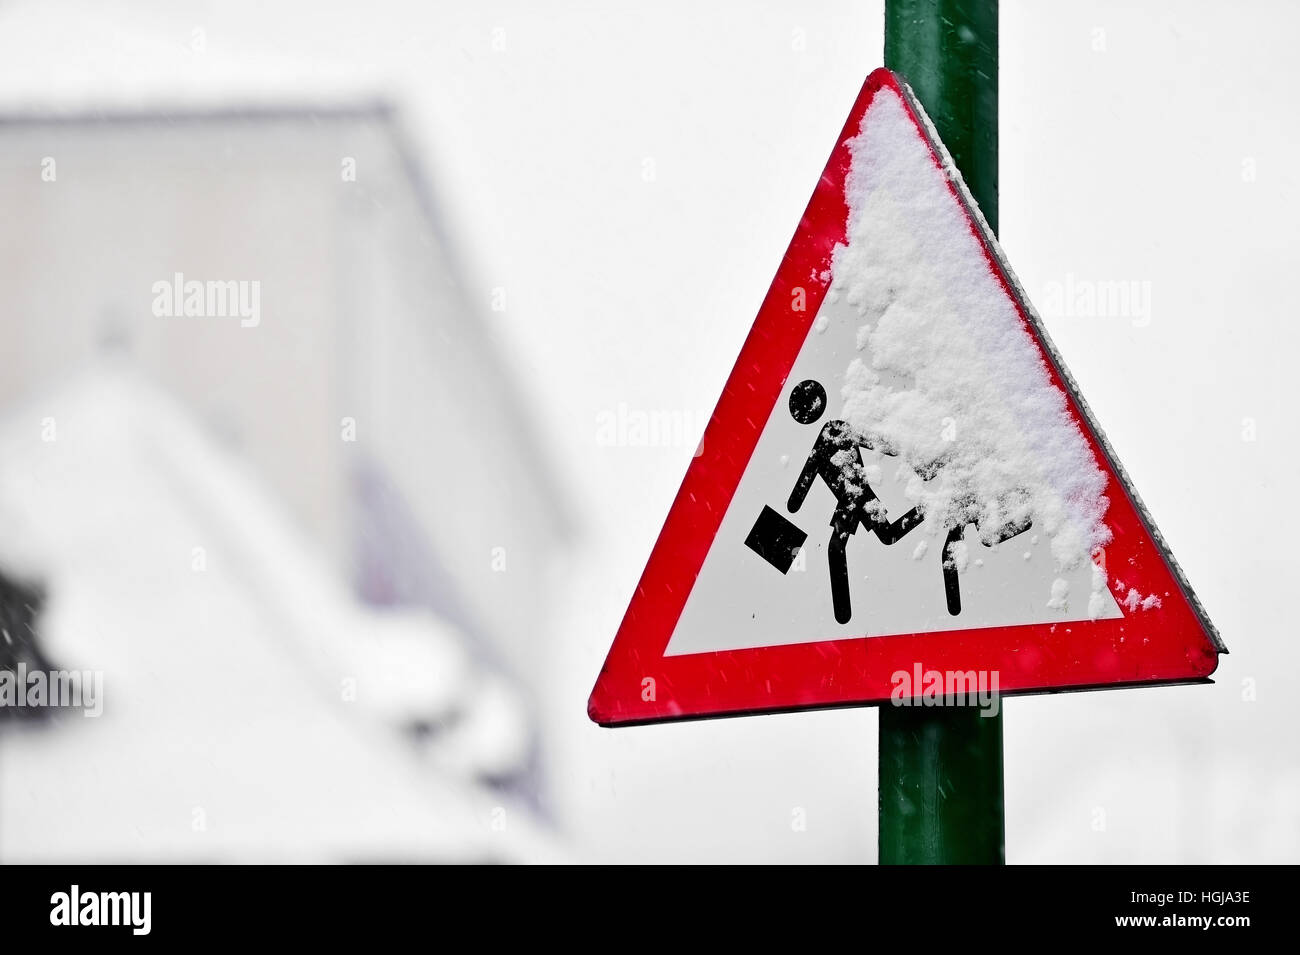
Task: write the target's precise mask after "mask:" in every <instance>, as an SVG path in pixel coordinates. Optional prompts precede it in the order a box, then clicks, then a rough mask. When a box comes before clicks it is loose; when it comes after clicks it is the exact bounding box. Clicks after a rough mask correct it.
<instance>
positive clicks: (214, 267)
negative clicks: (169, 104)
mask: <svg viewBox="0 0 1300 955" xmlns="http://www.w3.org/2000/svg"><path fill="white" fill-rule="evenodd" d="M0 204H3V208H5V209H6V210H7V213H8V214H7V215H6V217H5V222H4V224H3V225H0V349H3V354H4V355H5V356H6V358H7V362H6V374H5V375H3V376H0V443H3V445H4V447H5V449H6V453H5V455H4V460H3V461H0V514H2V515H7V519H8V520H9V521H10V522H11V529H8V530H7V531H6V534H5V537H6V538H7V540H6V543H5V544H4V545H3V546H0V570H6V571H7V572H9V573H11V574H13V575H15V576H16V577H21V578H23V579H24V580H27V579H29V578H30V579H32V580H33V582H34V583H39V584H40V585H42V586H43V587H44V588H45V590H46V592H47V594H48V607H47V608H45V611H44V613H43V614H42V618H43V619H42V622H41V623H40V625H39V626H38V632H42V633H43V635H44V636H45V637H46V638H47V640H46V643H47V644H48V646H46V648H45V649H46V650H47V651H48V654H49V655H50V657H51V658H52V659H54V660H55V662H56V663H57V664H59V665H61V666H67V667H95V668H97V669H101V670H103V672H104V674H105V677H104V678H105V693H104V695H105V713H104V715H103V717H102V718H100V719H99V720H89V719H87V720H82V719H81V718H80V717H76V718H75V719H71V718H67V717H65V718H61V719H59V720H57V721H55V723H56V725H55V726H54V727H52V728H47V729H44V730H27V729H24V730H23V731H22V732H21V733H15V732H14V731H12V730H10V731H9V732H7V733H6V734H5V735H4V736H0V858H4V857H6V856H7V855H9V854H11V853H13V854H16V855H18V856H20V857H24V858H33V857H40V856H41V854H42V852H41V846H42V844H43V843H42V841H41V839H39V838H37V837H35V836H32V835H31V832H32V831H33V830H32V827H31V826H29V825H26V824H25V821H24V817H25V816H27V817H28V819H27V821H28V822H35V821H37V820H32V819H30V814H31V813H33V812H34V813H37V814H38V816H39V817H40V818H42V819H43V820H44V821H43V823H42V825H55V824H61V823H59V820H62V819H65V818H68V817H69V816H72V817H75V816H76V814H77V813H82V815H83V818H85V819H86V820H87V821H86V824H85V825H84V826H83V827H81V828H82V829H84V830H85V831H84V833H83V835H84V837H85V838H87V839H94V838H101V837H100V836H96V835H95V834H96V833H103V835H102V838H103V840H104V842H103V846H102V852H101V853H98V854H101V855H105V856H107V857H112V858H117V857H121V856H122V855H131V854H135V855H142V856H156V855H160V854H161V855H169V856H170V855H176V854H180V855H182V856H185V855H188V854H190V853H189V852H188V851H187V847H190V846H192V847H193V849H194V853H195V854H197V855H205V854H207V855H218V856H225V855H231V854H233V855H235V856H239V855H241V854H248V853H253V854H262V855H270V856H274V855H276V854H277V852H278V851H280V850H283V852H284V853H285V854H288V855H293V856H298V855H311V854H313V853H321V854H326V855H331V854H332V855H339V854H342V855H345V856H348V857H353V858H355V857H364V856H367V855H373V854H380V855H388V856H392V855H394V854H396V855H399V856H400V855H401V854H402V853H401V852H400V847H401V845H402V839H401V834H402V833H403V832H408V831H409V832H413V833H415V832H423V833H425V834H426V835H427V836H428V838H426V839H425V840H424V841H420V840H419V839H415V841H413V842H412V843H411V844H410V848H411V850H412V854H413V855H416V856H420V857H430V856H432V857H438V856H439V854H440V851H439V845H440V843H439V842H438V839H437V838H436V837H435V836H433V835H429V834H430V833H433V832H435V831H436V830H437V831H440V830H441V829H445V830H446V832H448V833H452V832H457V831H465V832H470V833H474V832H478V833H480V834H481V835H483V837H484V839H485V840H489V841H485V842H484V843H483V846H480V845H478V844H474V845H471V846H464V845H461V846H459V847H457V848H458V850H463V851H451V850H450V849H448V851H446V852H443V853H441V854H443V855H445V856H448V857H457V858H459V857H491V856H492V854H493V852H494V851H496V850H494V849H493V847H494V846H495V847H496V848H497V849H500V848H501V846H502V845H503V844H504V843H502V842H501V840H500V839H498V841H497V842H496V843H493V842H491V841H490V840H491V839H492V838H496V837H495V836H494V835H493V834H494V833H500V832H502V831H513V832H515V833H516V834H518V833H520V832H521V831H523V830H529V831H531V830H532V829H534V828H535V829H536V830H537V837H536V841H535V842H533V841H530V840H531V839H532V837H531V836H529V837H528V838H527V839H525V841H524V843H522V844H521V845H525V844H526V845H527V846H528V847H529V848H521V847H519V846H516V847H515V848H512V849H510V850H509V851H501V852H499V853H498V855H499V856H500V857H502V858H507V857H520V856H523V857H527V856H528V855H529V854H530V853H531V852H532V851H533V849H534V848H536V846H541V845H544V844H545V843H546V840H547V837H546V836H545V834H544V829H545V827H544V824H542V823H540V822H539V821H538V820H537V819H536V818H534V815H535V814H534V813H533V812H532V810H530V809H528V808H527V807H528V804H529V801H530V797H531V795H532V793H533V792H534V791H535V788H536V772H537V768H536V765H535V758H534V756H533V753H534V752H535V745H534V744H535V741H534V740H533V739H532V738H531V735H532V729H531V727H532V726H533V724H534V721H533V719H532V718H531V715H530V714H531V710H532V707H533V700H534V697H535V693H536V690H537V687H536V685H535V683H534V681H535V680H536V679H538V677H537V676H536V674H538V673H539V672H540V670H541V667H540V665H539V662H540V661H541V660H542V655H543V654H545V653H546V650H547V646H546V643H547V630H546V621H547V613H548V606H549V599H548V598H549V595H550V594H551V593H552V592H553V584H554V580H555V577H554V575H555V573H556V567H557V564H558V560H559V558H560V557H561V555H562V550H563V547H564V545H565V542H566V540H567V535H568V524H567V520H566V517H565V515H564V510H563V505H562V502H561V496H560V494H559V493H558V491H557V489H556V487H555V481H554V479H553V478H552V476H551V475H552V472H551V470H550V468H549V467H548V462H547V460H546V454H545V448H544V447H542V446H541V443H540V442H539V441H537V440H536V438H535V437H534V431H533V429H532V426H531V424H530V421H529V417H528V413H527V407H526V404H525V402H524V401H523V400H522V399H521V396H520V395H519V394H518V393H517V392H516V389H515V386H514V383H513V376H512V375H511V373H510V370H509V368H508V367H507V366H506V365H505V364H504V362H503V360H502V359H501V357H500V356H499V355H498V353H497V351H496V350H495V349H494V347H493V344H492V342H491V341H490V339H489V337H488V336H487V334H486V333H485V329H484V328H483V325H482V324H481V321H480V318H481V315H482V313H483V312H484V311H486V309H487V308H488V307H490V301H491V290H490V289H472V287H470V288H467V281H466V278H465V275H464V273H463V271H462V269H461V268H460V267H459V266H458V264H457V262H456V260H455V256H454V251H453V245H452V243H451V242H450V241H449V240H448V237H447V236H446V235H445V234H444V233H443V231H442V230H441V229H440V226H439V217H438V215H437V212H436V208H435V207H434V205H433V203H432V200H431V197H430V193H429V191H428V190H427V189H426V188H425V185H424V183H423V182H422V179H421V175H420V171H419V168H418V165H417V164H416V162H415V161H414V160H413V158H412V156H411V154H410V152H409V150H408V149H407V147H406V146H405V144H404V141H403V137H402V135H401V133H400V129H399V126H398V124H397V122H396V120H395V117H394V115H393V114H392V112H391V111H389V110H388V109H386V108H383V107H369V106H367V107H361V108H355V109H354V108H339V109H331V110H301V111H296V110H281V111H256V112H239V111H232V112H220V113H210V114H202V115H199V114H187V115H179V114H174V113H169V114H161V113H160V114H156V115H119V116H103V115H95V116H86V117H67V118H58V119H50V118H41V119H35V118H12V117H11V118H7V119H0ZM13 527H17V528H19V529H20V530H19V532H15V531H14V530H13V529H12V528H13ZM273 676H274V679H272V677H273ZM266 680H269V681H270V682H269V683H265V681H266ZM299 684H301V685H299ZM289 685H292V686H294V687H295V689H294V690H293V691H292V692H291V691H289V690H287V689H286V690H284V691H283V692H281V691H279V690H276V689H275V688H276V687H284V686H289ZM258 686H261V689H260V690H258V689H255V688H256V687H258ZM250 687H253V688H254V689H250ZM244 695H247V697H248V700H249V706H248V708H241V705H240V700H241V699H243V698H244ZM354 704H355V705H354ZM196 711H204V712H202V713H199V712H196ZM250 714H251V715H250ZM256 714H261V716H256ZM250 719H251V722H250ZM263 723H264V725H263ZM91 740H94V742H93V743H92V742H90V741H91ZM187 740H189V741H190V742H187ZM63 746H67V747H69V749H68V750H67V751H66V752H61V751H60V748H61V747H63ZM178 750H184V751H185V752H178ZM81 755H84V756H85V758H80V757H81ZM115 760H124V761H126V763H127V765H126V766H124V765H122V763H121V762H120V761H119V762H115ZM155 761H157V762H158V765H153V764H154V763H155ZM87 765H91V766H95V767H97V769H96V772H98V773H99V774H100V775H99V776H98V777H97V778H96V779H94V780H93V781H88V780H86V779H84V778H80V777H78V775H77V773H78V770H77V769H76V766H81V767H83V769H84V768H85V767H86V766H87ZM115 766H116V767H117V768H118V769H119V770H120V775H114V774H113V767H115ZM128 766H129V767H133V768H127V767H128ZM145 766H152V768H151V769H148V770H145V769H144V767H145ZM291 768H292V769H291ZM137 769H138V770H139V771H137ZM290 769H291V771H290ZM187 774H188V775H187ZM331 780H333V783H331V782H330V781H331ZM344 780H350V782H349V783H345V782H344ZM308 783H311V785H310V786H309V787H308V788H301V787H304V786H307V784H308ZM286 787H287V788H288V790H293V789H295V788H299V789H301V791H300V792H299V794H298V796H297V797H291V796H290V793H289V792H286ZM322 789H324V790H327V791H328V790H335V791H337V793H338V796H339V799H338V804H337V806H336V809H337V813H335V812H334V811H332V810H331V805H333V804H332V803H331V802H330V800H329V798H328V797H327V796H322V793H321V790H322ZM137 790H139V791H137ZM204 792H207V793H209V794H216V795H212V797H211V799H209V800H208V801H212V799H217V800H218V801H224V802H225V803H227V804H229V806H233V807H234V808H233V809H228V810H227V811H223V812H208V811H207V810H205V809H204V795H203V793H204ZM308 792H310V793H312V794H314V795H312V796H311V797H310V799H311V800H315V801H314V802H310V805H309V801H305V800H308V795H307V794H308ZM51 793H59V794H60V795H59V797H58V798H57V799H52V798H51V795H50V794H51ZM77 793H80V795H76V794H77ZM106 793H109V794H111V795H110V796H109V797H108V798H109V799H110V801H111V802H113V805H114V806H116V807H117V808H116V809H114V810H113V811H112V812H110V813H109V814H108V815H107V816H105V815H103V813H102V812H100V814H99V815H95V812H94V811H92V809H91V808H90V807H89V805H81V804H80V803H79V800H83V801H84V800H97V801H98V802H99V803H102V802H103V801H104V798H105V794H106ZM431 793H435V794H440V795H430V794H431ZM162 794H166V796H165V798H166V799H167V800H169V803H168V804H167V805H163V804H158V805H153V804H152V802H153V801H156V800H158V799H160V798H164V796H163V795H162ZM425 796H429V798H428V799H427V800H425V798H424V797H425ZM286 798H289V799H290V801H291V804H292V805H296V806H297V807H298V810H297V811H298V812H299V813H300V814H301V813H306V814H308V815H310V816H312V817H313V818H312V821H311V823H310V825H308V826H306V827H305V828H304V827H302V826H298V825H295V824H292V823H289V822H284V823H283V825H278V824H272V820H273V819H275V818H277V816H276V814H275V813H274V812H269V810H268V809H267V807H268V806H270V805H275V806H281V808H282V809H283V810H284V812H283V813H282V815H283V816H284V819H288V818H290V816H291V815H292V806H290V807H284V806H282V805H281V803H282V801H283V800H284V799H286ZM268 800H269V802H268ZM179 803H192V804H193V805H190V806H188V807H181V806H180V805H179ZM389 804H391V805H393V806H401V807H404V808H403V809H402V811H400V812H398V811H395V812H394V813H393V814H391V815H390V816H389V817H388V818H387V819H385V817H384V816H383V811H384V809H385V806H386V805H389ZM133 806H138V807H140V809H141V811H139V812H137V811H135V810H134V809H133V808H132V807H133ZM439 806H441V807H442V808H441V810H440V809H439ZM145 807H148V811H144V809H145ZM483 807H487V808H486V809H484V808H483ZM508 807H511V808H508ZM100 809H102V806H101V807H100ZM498 810H499V813H498V812H497V811H498ZM195 812H199V814H200V815H201V816H203V818H204V819H205V826H206V828H205V829H203V830H202V831H203V832H206V833H208V834H209V835H211V834H212V833H213V832H214V831H215V832H217V833H218V836H216V837H212V838H209V839H208V840H207V842H197V843H192V842H191V836H190V835H183V836H182V835H179V833H182V832H185V833H192V832H196V831H199V830H195V829H193V828H192V823H193V822H194V820H193V819H191V818H190V817H191V815H193V813H195ZM440 812H441V815H440ZM177 813H179V814H180V815H177ZM376 813H378V814H379V815H376ZM457 813H459V814H461V815H466V814H468V815H470V816H473V815H475V813H477V816H478V818H479V820H480V822H481V823H482V825H480V826H479V827H474V826H469V827H468V828H466V827H464V826H461V825H458V824H449V825H446V826H442V825H441V824H440V823H439V822H438V820H439V819H441V818H443V816H444V815H446V814H451V815H452V816H455V815H456V814H457ZM155 817H156V818H158V819H164V820H165V819H170V820H172V823H173V824H176V825H179V826H180V828H179V829H177V830H176V831H175V832H171V830H169V829H168V828H167V825H168V824H166V823H164V824H163V825H162V826H161V829H160V831H159V832H157V833H154V834H153V835H152V836H148V837H146V836H145V835H141V836H140V837H139V839H138V840H136V841H133V837H132V834H131V832H132V828H131V827H133V826H136V827H137V828H138V824H137V822H131V821H130V820H133V819H136V820H143V819H154V818H155ZM507 817H509V818H511V819H513V820H517V821H515V822H514V823H513V825H514V829H513V830H511V829H510V826H509V825H507V824H505V823H504V822H503V820H504V819H505V818H507ZM194 818H195V819H197V818H199V817H198V816H194ZM177 820H181V821H182V822H183V825H182V824H181V823H179V822H177ZM403 820H405V822H403ZM92 822H93V824H92ZM368 825H373V826H374V827H375V828H374V834H375V837H374V839H372V840H370V841H367V839H366V838H365V833H366V832H367V831H369V830H367V829H366V826H368ZM115 827H116V828H115ZM123 827H125V828H123ZM151 827H152V828H153V829H159V826H158V825H155V824H151ZM485 827H486V828H485ZM277 832H281V833H283V834H284V840H283V843H282V844H281V843H277V841H276V839H277V837H276V833H277ZM413 838H414V837H413ZM521 838H522V837H521ZM484 846H486V848H484ZM132 847H134V849H135V850H136V851H135V852H134V853H133V852H132ZM426 850H427V851H426ZM67 852H68V854H69V855H72V856H78V857H86V856H87V855H95V854H97V853H96V852H95V851H94V847H88V846H85V845H82V846H81V847H80V848H79V849H78V848H77V847H76V846H73V845H70V846H68V847H67Z"/></svg>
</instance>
